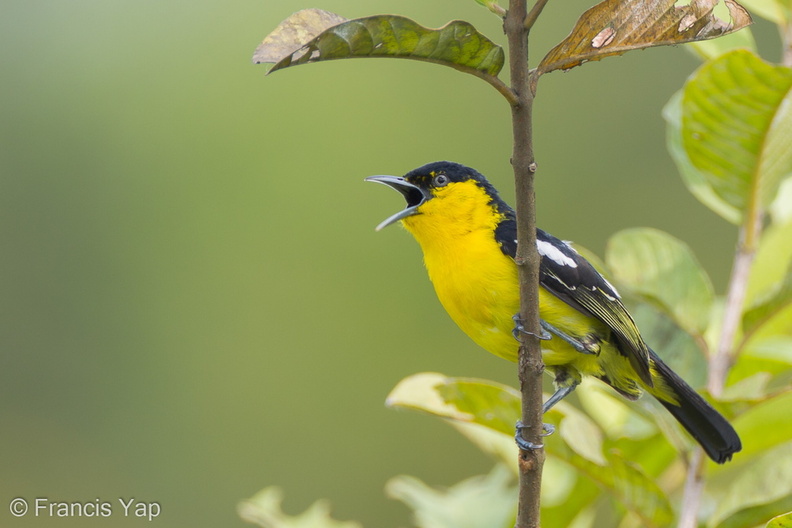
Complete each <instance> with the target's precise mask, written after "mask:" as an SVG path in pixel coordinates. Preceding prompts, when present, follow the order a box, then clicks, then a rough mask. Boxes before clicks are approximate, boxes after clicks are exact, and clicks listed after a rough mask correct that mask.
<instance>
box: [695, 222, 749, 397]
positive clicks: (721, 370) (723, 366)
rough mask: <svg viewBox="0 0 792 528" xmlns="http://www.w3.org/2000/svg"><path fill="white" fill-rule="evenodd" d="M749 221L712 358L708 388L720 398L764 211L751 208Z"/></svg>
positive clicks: (742, 233)
mask: <svg viewBox="0 0 792 528" xmlns="http://www.w3.org/2000/svg"><path fill="white" fill-rule="evenodd" d="M745 216H746V219H745V222H744V223H743V225H742V227H741V228H740V237H739V241H738V243H737V253H736V255H735V257H734V264H733V266H732V273H731V277H730V279H729V292H728V294H727V295H726V311H725V313H724V314H723V325H722V326H721V334H720V336H719V340H718V347H717V349H716V350H715V353H714V354H713V355H712V357H710V361H709V374H708V378H707V389H708V390H709V392H710V394H712V395H713V396H715V397H716V398H717V397H720V396H721V394H723V387H724V386H725V385H726V376H727V375H728V373H729V369H730V368H731V366H732V365H733V364H734V360H735V353H736V352H735V350H734V338H735V336H736V335H737V331H738V329H739V327H740V319H741V316H742V311H743V304H744V303H745V294H746V291H747V289H748V277H749V275H750V272H751V265H752V264H753V260H754V257H755V256H756V248H757V245H758V239H759V233H760V230H761V224H762V220H761V219H762V214H761V212H760V211H754V210H753V209H749V210H748V211H746V212H745Z"/></svg>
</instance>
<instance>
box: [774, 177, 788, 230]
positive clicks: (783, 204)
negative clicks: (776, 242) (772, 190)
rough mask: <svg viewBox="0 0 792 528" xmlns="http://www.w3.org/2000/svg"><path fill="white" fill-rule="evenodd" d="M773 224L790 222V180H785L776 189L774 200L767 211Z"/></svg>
mask: <svg viewBox="0 0 792 528" xmlns="http://www.w3.org/2000/svg"><path fill="white" fill-rule="evenodd" d="M768 212H769V213H770V218H771V219H772V221H773V224H786V223H791V222H792V178H787V179H786V180H784V181H783V182H781V185H780V186H779V188H778V194H777V195H776V199H775V200H774V201H773V203H772V204H770V207H769V209H768Z"/></svg>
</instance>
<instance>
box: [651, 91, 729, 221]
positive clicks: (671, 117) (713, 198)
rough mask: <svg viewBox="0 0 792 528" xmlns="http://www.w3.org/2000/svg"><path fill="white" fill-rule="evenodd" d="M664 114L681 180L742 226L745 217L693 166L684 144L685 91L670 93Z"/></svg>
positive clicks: (700, 198) (700, 199)
mask: <svg viewBox="0 0 792 528" xmlns="http://www.w3.org/2000/svg"><path fill="white" fill-rule="evenodd" d="M663 117H664V118H665V120H666V146H667V148H668V153H669V154H671V158H672V159H673V160H674V163H676V166H677V169H678V170H679V174H680V176H682V182H683V183H684V184H685V186H686V187H687V188H688V190H689V191H690V192H691V194H693V196H695V197H696V198H698V200H699V201H700V202H701V203H703V204H704V205H706V206H707V207H709V208H710V209H711V210H712V211H714V212H715V213H716V214H717V215H719V216H720V217H721V218H723V219H725V220H726V221H728V222H731V223H732V224H738V225H739V223H740V221H741V217H742V214H741V213H740V211H739V209H737V208H736V207H735V206H734V205H732V204H731V203H729V202H728V201H726V200H725V199H724V198H722V197H721V196H720V195H719V194H718V193H717V192H715V189H714V188H713V186H712V185H711V183H710V180H709V178H708V177H707V176H706V175H705V174H704V172H702V171H700V170H698V169H697V168H696V167H695V166H694V165H693V163H692V162H691V161H690V158H689V157H688V153H687V151H686V150H685V147H684V146H683V145H682V90H680V91H678V92H677V93H675V94H674V95H672V96H671V99H670V100H669V101H668V103H667V104H666V105H665V107H664V108H663Z"/></svg>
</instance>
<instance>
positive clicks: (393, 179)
mask: <svg viewBox="0 0 792 528" xmlns="http://www.w3.org/2000/svg"><path fill="white" fill-rule="evenodd" d="M366 181H373V182H377V183H383V184H385V185H387V186H388V187H392V188H393V189H396V190H397V191H399V192H400V193H402V195H403V196H404V199H405V200H407V208H406V209H403V210H401V211H399V212H398V213H396V214H395V215H392V216H389V217H388V218H386V219H385V220H383V221H382V222H380V225H378V226H377V231H379V230H380V229H382V228H384V227H386V226H389V225H391V224H393V223H394V222H397V221H399V220H401V219H402V218H407V217H408V216H412V215H414V214H418V207H420V206H421V204H423V203H424V202H425V201H426V200H428V199H429V196H427V195H426V194H425V193H424V192H423V191H422V190H421V188H420V187H418V186H416V185H413V184H412V183H410V182H408V181H407V180H405V179H404V178H400V177H399V176H369V177H368V178H366Z"/></svg>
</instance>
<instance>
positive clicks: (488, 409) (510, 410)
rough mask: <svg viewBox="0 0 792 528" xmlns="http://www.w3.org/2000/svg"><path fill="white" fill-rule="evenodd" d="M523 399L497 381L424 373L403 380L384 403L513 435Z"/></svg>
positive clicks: (517, 393)
mask: <svg viewBox="0 0 792 528" xmlns="http://www.w3.org/2000/svg"><path fill="white" fill-rule="evenodd" d="M520 400H521V398H520V393H519V392H517V391H516V390H514V389H513V388H511V387H509V386H507V385H502V384H500V383H495V382H494V381H488V380H480V379H475V378H453V377H446V376H444V375H442V374H437V373H434V372H424V373H419V374H414V375H412V376H408V377H407V378H404V379H403V380H402V381H400V382H399V383H398V384H397V385H396V387H394V388H393V390H392V391H391V393H390V394H389V395H388V397H387V399H386V400H385V404H386V405H387V406H388V407H396V408H407V409H412V410H417V411H421V412H425V413H429V414H433V415H435V416H440V417H442V418H448V419H451V420H457V421H460V422H466V423H476V424H479V425H483V426H485V427H488V428H490V429H492V430H494V431H498V432H500V433H503V434H506V435H509V436H513V435H514V424H515V423H516V421H517V420H518V419H519V417H520V412H521V409H520Z"/></svg>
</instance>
